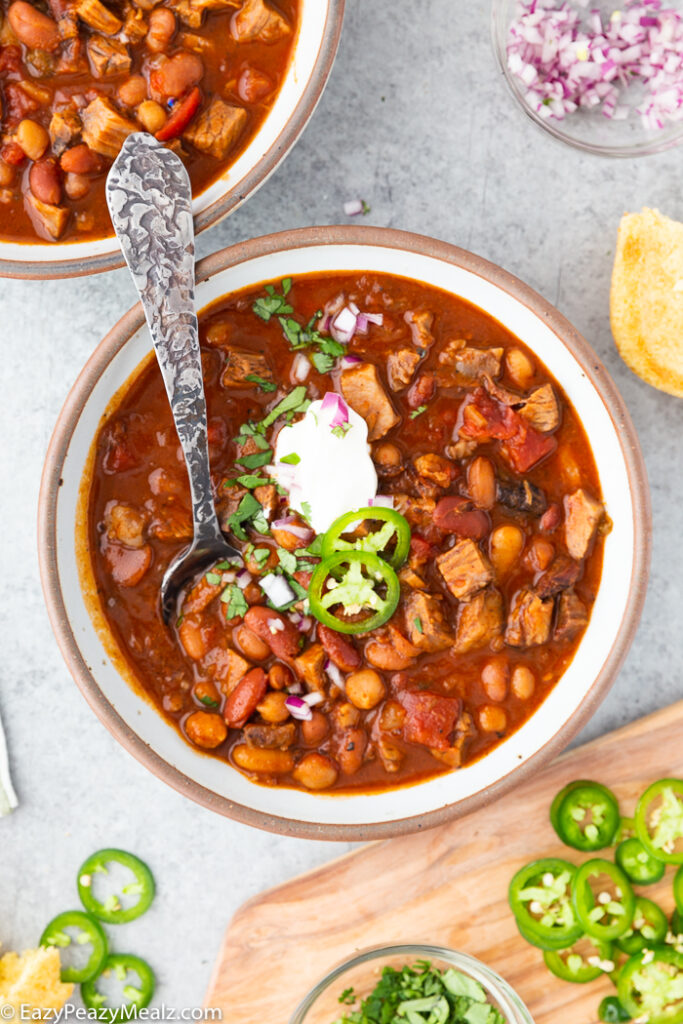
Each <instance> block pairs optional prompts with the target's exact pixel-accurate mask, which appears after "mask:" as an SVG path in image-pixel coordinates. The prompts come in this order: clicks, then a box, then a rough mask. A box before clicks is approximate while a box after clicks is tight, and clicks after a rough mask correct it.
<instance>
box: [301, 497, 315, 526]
mask: <svg viewBox="0 0 683 1024" xmlns="http://www.w3.org/2000/svg"><path fill="white" fill-rule="evenodd" d="M301 512H302V515H303V517H304V519H306V520H307V522H309V523H310V521H311V516H312V515H313V510H312V509H311V503H310V501H302V502H301Z"/></svg>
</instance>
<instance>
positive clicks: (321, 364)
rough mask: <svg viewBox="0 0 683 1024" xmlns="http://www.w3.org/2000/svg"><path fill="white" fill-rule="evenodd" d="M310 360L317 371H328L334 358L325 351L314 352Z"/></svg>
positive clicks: (332, 364)
mask: <svg viewBox="0 0 683 1024" xmlns="http://www.w3.org/2000/svg"><path fill="white" fill-rule="evenodd" d="M311 362H312V363H313V365H314V366H315V368H316V370H317V371H318V373H329V372H330V370H331V369H332V367H333V366H334V363H335V358H334V356H332V355H329V354H328V353H327V352H314V353H313V354H312V356H311Z"/></svg>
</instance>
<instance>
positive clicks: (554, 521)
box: [538, 502, 562, 533]
mask: <svg viewBox="0 0 683 1024" xmlns="http://www.w3.org/2000/svg"><path fill="white" fill-rule="evenodd" d="M561 519H562V510H561V508H560V506H559V505H558V504H557V502H554V503H553V504H552V505H549V506H548V508H547V509H546V510H545V512H544V513H543V515H542V516H541V518H540V519H539V521H538V525H539V528H540V529H541V530H542V531H543V533H552V532H553V531H554V530H556V529H557V527H558V526H559V525H560V520H561Z"/></svg>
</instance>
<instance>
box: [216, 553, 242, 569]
mask: <svg viewBox="0 0 683 1024" xmlns="http://www.w3.org/2000/svg"><path fill="white" fill-rule="evenodd" d="M241 568H242V559H241V558H240V557H239V556H237V557H236V558H226V559H225V561H223V562H216V564H215V565H214V569H217V570H218V571H219V572H227V571H228V569H241Z"/></svg>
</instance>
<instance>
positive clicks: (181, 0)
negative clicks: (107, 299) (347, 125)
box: [0, 0, 344, 278]
mask: <svg viewBox="0 0 683 1024" xmlns="http://www.w3.org/2000/svg"><path fill="white" fill-rule="evenodd" d="M5 2H6V4H7V5H8V6H10V0H5ZM240 2H241V0H212V3H208V4H207V3H203V2H202V0H189V2H188V0H164V4H163V5H159V6H157V7H155V8H154V11H153V12H152V13H153V14H154V16H155V17H156V18H157V19H159V18H160V15H163V14H164V13H165V12H167V13H168V14H169V15H170V14H172V15H173V17H174V18H175V31H174V34H173V36H172V37H171V39H170V41H167V42H166V43H165V45H164V46H162V43H163V40H162V42H160V44H159V46H162V49H161V51H160V50H159V46H157V45H156V43H152V44H151V45H149V47H148V43H147V38H146V37H145V36H144V35H143V36H142V38H140V36H139V35H138V36H135V35H134V29H131V30H130V33H133V34H129V35H125V37H124V36H123V35H122V33H123V32H124V31H125V25H124V29H123V30H122V29H121V27H120V26H121V22H122V19H123V17H124V13H123V11H121V10H119V9H118V8H116V9H115V11H114V10H113V9H112V10H110V9H109V8H107V7H106V6H104V5H103V4H101V3H100V2H99V0H80V3H75V4H73V3H72V4H66V3H63V2H62V0H53V4H52V5H51V6H52V7H53V8H54V9H55V10H59V11H62V12H72V11H75V9H76V8H78V14H76V13H64V18H65V19H66V20H68V22H69V25H70V26H71V28H69V29H68V30H67V29H65V30H64V31H65V32H67V35H68V32H69V31H80V33H81V34H82V35H83V36H84V38H83V40H82V41H81V40H80V39H79V38H76V39H75V40H69V39H68V38H66V39H62V40H61V41H60V42H59V44H58V50H57V51H56V53H57V55H58V56H59V57H60V60H61V61H64V60H66V59H67V57H68V55H69V53H70V52H71V50H70V49H69V48H70V47H74V46H77V45H80V46H81V47H83V48H84V49H85V48H86V47H87V52H88V54H89V55H90V50H91V48H92V47H94V52H93V56H92V59H95V57H96V58H97V60H98V61H99V62H100V64H102V62H104V66H103V68H102V70H101V71H100V72H98V73H99V74H100V75H101V76H102V77H94V76H93V74H92V71H90V72H88V71H87V67H88V65H87V61H86V63H85V66H84V67H81V69H80V71H79V72H78V73H68V74H63V75H60V74H54V72H51V71H50V68H52V67H53V66H54V57H55V53H53V52H50V51H47V50H44V51H41V50H38V51H35V50H34V51H29V50H28V48H27V47H26V46H24V45H23V44H20V42H19V40H18V38H17V37H16V35H15V34H14V32H13V31H12V28H11V19H10V18H8V17H6V18H5V26H6V34H7V33H9V36H8V38H9V41H10V45H4V46H2V47H0V80H2V81H3V82H4V84H5V86H6V92H8V95H7V96H6V102H5V121H4V122H3V146H2V147H1V153H2V154H4V157H2V159H1V160H0V186H1V191H2V194H1V196H0V198H1V199H2V203H0V210H3V226H2V230H0V276H6V277H19V278H55V277H72V276H79V275H83V274H90V273H95V272H99V271H103V270H111V269H114V268H116V267H121V266H123V257H122V255H121V253H120V250H119V247H118V244H117V242H116V239H115V238H114V236H113V230H112V227H111V221H110V219H109V213H108V210H107V207H106V202H105V198H104V183H105V179H106V174H107V171H108V168H109V166H110V165H111V162H112V160H113V158H114V157H115V155H116V152H117V148H120V145H121V143H122V141H123V138H125V136H126V134H127V133H129V132H130V131H131V130H139V131H144V130H145V129H146V128H148V130H156V128H157V125H156V124H152V123H151V121H150V122H149V125H148V124H143V123H142V122H143V115H142V114H141V113H140V111H142V110H143V108H145V110H147V108H149V110H148V112H149V116H150V117H152V116H160V117H161V118H162V119H163V117H164V116H165V117H166V121H165V123H164V124H163V125H162V127H161V131H160V133H159V134H160V136H161V134H162V132H168V131H172V134H174V135H175V136H177V137H175V138H173V137H171V136H169V141H168V144H169V145H172V146H178V145H180V146H181V147H182V148H183V151H184V154H185V163H186V166H187V167H188V171H189V173H190V178H191V180H192V184H193V194H194V202H193V207H194V214H195V231H196V232H200V231H203V230H205V229H206V228H208V227H211V226H212V225H213V224H215V223H216V222H217V221H218V220H219V219H220V218H222V217H224V216H225V215H226V214H228V213H230V212H231V211H232V210H233V209H235V208H236V207H237V206H238V205H240V204H241V203H242V202H243V201H244V200H245V199H247V198H248V197H249V195H251V193H252V192H253V191H254V190H255V189H257V188H258V187H259V186H260V185H261V184H263V182H264V181H265V180H266V179H267V178H268V176H269V175H270V174H271V173H272V172H273V171H274V170H275V168H276V167H277V165H278V164H279V163H280V161H281V160H282V159H283V158H284V157H285V156H286V154H287V152H288V151H289V150H290V149H291V147H292V146H293V145H294V143H295V142H296V140H297V138H298V137H299V135H300V134H301V132H302V131H303V129H304V127H305V125H306V123H307V122H308V120H309V118H310V117H311V115H312V113H313V111H314V109H315V106H316V104H317V102H318V100H319V99H320V96H321V94H322V91H323V88H324V86H325V83H326V81H327V78H328V76H329V74H330V71H331V69H332V64H333V62H334V57H335V55H336V50H337V46H338V43H339V38H340V34H341V28H342V21H343V14H344V0H280V2H279V3H278V0H275V6H273V5H272V4H270V0H267V2H266V5H265V7H263V0H244V5H243V7H240V5H239V4H240ZM22 4H23V7H24V8H28V5H27V4H26V3H24V0H19V2H18V7H19V8H20V9H21V8H22ZM255 5H256V6H255ZM259 5H260V6H261V8H262V9H263V10H267V11H268V12H270V14H271V15H272V16H273V25H272V26H270V25H269V24H266V25H265V27H264V28H263V29H262V30H261V32H260V33H257V35H256V37H255V38H252V37H251V34H250V30H249V25H251V21H250V20H248V23H247V22H245V25H241V23H239V22H236V19H238V17H239V16H241V15H242V12H243V11H247V13H248V14H250V15H251V13H253V14H254V16H256V15H258V13H259V11H258V10H256V7H259ZM148 6H149V7H151V6H153V5H147V4H145V3H143V4H142V5H141V6H140V7H138V6H137V5H136V4H129V5H128V15H127V17H130V18H132V19H133V20H135V17H136V16H138V20H140V19H142V24H143V28H145V30H146V31H147V30H148V29H149V27H150V26H149V25H148V21H149V18H150V15H149V10H148ZM90 8H92V10H91V9H90ZM252 8H254V10H253V11H252ZM81 9H82V11H81ZM259 9H260V8H259ZM19 13H21V10H20V12H19ZM118 14H121V18H119V17H118ZM34 16H35V17H38V18H43V19H45V18H46V15H45V14H43V13H41V12H40V11H37V12H35V13H34ZM85 18H87V19H88V20H87V21H86V20H84V19H85ZM98 19H99V20H98ZM102 19H105V21H102ZM106 19H111V20H112V24H111V25H107V24H106ZM46 20H47V19H46ZM62 23H64V24H65V25H66V21H62V20H60V22H59V24H60V25H61V24H62ZM235 23H237V26H238V27H237V28H235V29H234V31H233V25H234V24H235ZM47 24H48V27H49V26H50V22H49V21H48V22H47ZM54 25H55V23H54V21H53V22H52V30H53V33H54ZM95 25H97V26H99V28H97V29H96V28H95V27H94V26H95ZM254 26H255V27H254V31H256V27H258V25H257V22H254ZM39 28H40V26H39ZM163 28H164V25H163V23H162V24H161V25H160V31H161V30H162V29H163ZM240 32H241V34H240ZM109 33H114V34H113V35H112V34H109ZM264 33H265V36H264ZM119 36H121V39H119ZM124 38H125V39H126V40H128V41H127V42H126V43H125V44H124V42H122V41H121V40H122V39H124ZM12 40H14V41H13V42H12ZM214 41H215V42H216V44H218V45H219V46H220V49H214V50H211V49H207V48H210V47H211V46H212V43H213V42H214ZM155 46H156V49H154V47H155ZM111 48H114V50H113V51H112V52H111V53H109V50H110V49H111ZM122 48H123V50H125V53H124V54H123V55H122V52H120V51H122ZM100 50H102V53H101V54H100ZM105 51H106V52H105ZM128 51H130V52H128ZM166 51H168V52H169V53H170V54H171V56H170V57H169V58H168V59H166ZM224 52H227V53H228V54H229V56H228V59H227V61H226V60H225V59H224V56H223V54H224ZM36 53H37V54H38V55H39V56H40V54H42V55H43V56H44V57H45V60H46V65H45V67H44V68H42V69H41V70H40V77H38V78H35V74H36V72H35V71H33V72H32V73H29V71H28V64H26V63H25V62H26V61H29V62H30V61H31V60H35V59H36ZM107 54H109V58H108V61H107V60H105V58H106V56H107ZM131 56H132V58H133V59H132V62H131ZM115 58H116V59H117V60H119V61H123V63H122V65H121V68H122V69H121V70H117V66H116V64H115ZM74 60H75V61H78V54H76V55H75V57H74ZM175 61H183V62H185V63H186V64H190V65H191V66H189V67H187V68H186V67H185V65H184V64H183V65H182V66H181V65H180V64H178V66H177V67H176V65H175V63H174V62H175ZM91 64H92V60H91ZM157 64H158V67H157ZM194 65H196V67H194ZM202 65H203V68H202ZM76 66H77V65H76V64H75V65H74V67H76ZM110 66H111V68H112V70H111V71H110V70H108V68H109V67H110ZM169 69H170V70H169ZM197 69H199V70H197ZM141 72H144V75H143V74H141ZM145 75H146V76H147V79H148V83H147V84H145ZM155 75H156V78H155ZM198 76H201V77H198ZM24 80H26V81H28V84H29V85H30V86H31V92H30V94H29V93H27V92H26V90H24V89H23V88H22V84H21V83H22V82H23V81H24ZM55 82H56V85H57V88H53V87H54V85H55ZM138 88H139V89H141V91H140V94H139V95H137V94H136V95H135V96H134V95H133V94H132V92H133V91H135V90H137V89H138ZM120 89H123V90H126V89H130V90H131V95H130V96H128V93H127V92H126V93H124V95H125V97H126V101H125V102H124V99H123V98H122V97H121V95H120V92H119V90H120ZM178 90H180V91H179V92H178V96H177V98H176V97H174V96H173V95H172V93H173V92H177V91H178ZM72 95H73V96H75V99H74V100H70V99H69V97H71V96H72ZM141 97H142V100H141ZM10 100H12V101H13V102H12V104H10ZM79 104H80V106H79ZM150 111H151V112H150ZM244 111H246V114H245V113H244ZM160 112H161V113H160ZM145 116H146V115H145ZM178 119H180V120H182V121H183V124H184V122H185V121H187V124H184V127H183V126H182V125H181V129H180V130H181V131H182V133H183V134H180V135H178V131H177V130H176V128H175V127H174V121H177V120H178ZM188 119H189V120H188ZM86 122H87V128H86ZM27 126H28V127H27ZM48 129H50V131H49V136H50V138H49V143H48V145H47V149H44V145H45V139H46V132H47V131H48ZM41 132H42V139H41V138H40V137H38V136H40V135H41ZM24 135H25V136H26V139H25V140H24ZM17 140H19V141H22V140H23V141H24V142H25V146H26V150H27V152H28V153H30V154H31V156H32V157H33V159H30V158H29V157H28V156H26V153H25V152H24V150H22V148H21V146H19V145H18V141H17ZM86 140H87V141H88V142H89V143H90V146H88V145H85V141H86ZM36 147H37V148H36ZM12 161H14V163H12ZM83 161H85V163H83ZM92 161H95V162H96V166H95V164H93V165H92V166H91V165H90V163H91V162H92ZM72 165H73V166H72ZM5 172H7V175H10V174H13V177H12V179H11V180H8V181H5V180H3V178H4V177H5ZM43 179H44V180H43ZM53 179H54V180H53ZM32 182H33V184H34V185H35V186H36V188H37V189H38V192H37V194H36V195H35V196H34V191H32V189H31V184H32ZM67 186H68V187H69V188H71V186H73V187H74V188H75V189H76V192H75V193H74V196H73V198H70V196H69V193H68V192H67ZM81 187H82V188H81ZM79 188H81V193H79ZM83 190H84V191H85V194H82V192H83ZM52 193H53V194H52ZM32 196H34V198H32ZM38 196H40V200H39V201H38ZM55 204H56V205H55ZM65 218H66V219H65ZM58 222H59V223H58ZM46 224H47V225H49V224H52V229H51V230H52V231H53V232H55V233H57V232H59V234H58V237H57V238H54V237H51V230H48V228H47V227H45V225H46ZM36 225H37V227H36ZM41 236H42V237H41Z"/></svg>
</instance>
